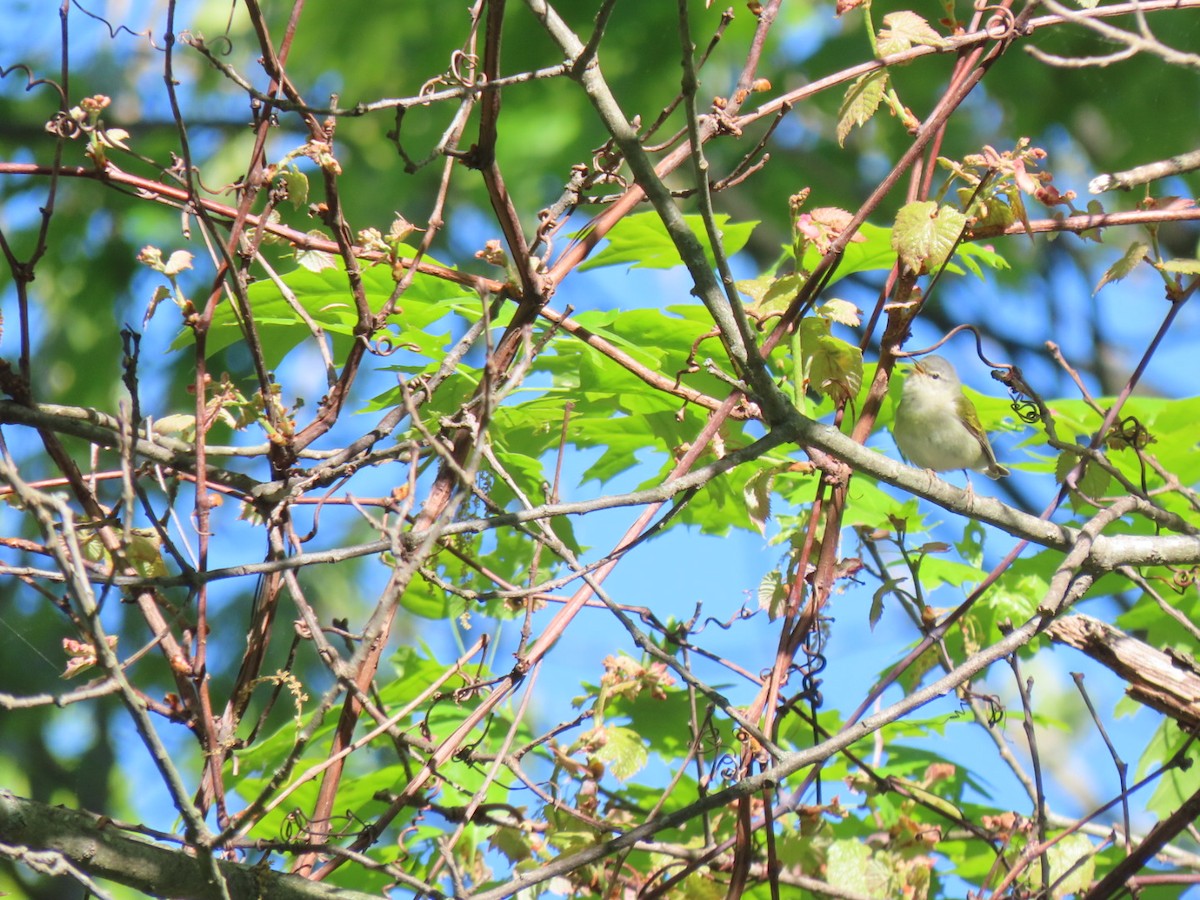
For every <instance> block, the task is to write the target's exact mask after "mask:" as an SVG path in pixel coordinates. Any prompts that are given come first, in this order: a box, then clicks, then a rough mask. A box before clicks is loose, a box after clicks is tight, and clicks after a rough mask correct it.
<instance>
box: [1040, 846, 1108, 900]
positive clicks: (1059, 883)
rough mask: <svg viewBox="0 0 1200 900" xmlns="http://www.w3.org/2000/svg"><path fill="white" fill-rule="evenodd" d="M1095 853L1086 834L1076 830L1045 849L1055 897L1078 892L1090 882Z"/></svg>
mask: <svg viewBox="0 0 1200 900" xmlns="http://www.w3.org/2000/svg"><path fill="white" fill-rule="evenodd" d="M1095 854H1096V850H1095V848H1094V847H1093V846H1092V842H1091V840H1090V839H1089V838H1088V836H1087V835H1085V834H1079V833H1078V832H1077V833H1075V834H1069V835H1067V836H1066V837H1064V838H1063V839H1062V840H1060V841H1059V842H1058V843H1056V844H1055V845H1054V846H1052V847H1051V848H1050V849H1049V850H1048V851H1047V853H1046V856H1047V858H1048V859H1049V860H1050V881H1051V882H1052V883H1053V884H1054V892H1053V893H1054V896H1055V897H1066V896H1068V895H1070V894H1077V893H1080V892H1082V891H1084V890H1085V889H1086V888H1087V887H1088V886H1089V885H1090V884H1091V883H1092V878H1093V876H1094V875H1095V873H1096V860H1095ZM1059 879H1061V880H1059Z"/></svg>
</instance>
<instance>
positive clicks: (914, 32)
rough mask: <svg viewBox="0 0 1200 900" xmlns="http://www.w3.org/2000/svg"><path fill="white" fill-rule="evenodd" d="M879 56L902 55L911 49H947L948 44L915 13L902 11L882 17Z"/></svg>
mask: <svg viewBox="0 0 1200 900" xmlns="http://www.w3.org/2000/svg"><path fill="white" fill-rule="evenodd" d="M877 43H878V47H879V55H880V56H889V55H890V54H892V53H903V52H904V51H905V50H911V49H912V48H913V47H948V46H950V42H949V41H948V40H947V39H946V38H944V37H943V36H942V35H940V34H938V33H937V32H936V31H935V30H934V29H933V27H932V26H931V25H930V24H929V23H928V22H926V21H925V19H923V18H922V17H921V16H918V15H917V14H916V13H915V12H911V11H910V10H907V9H903V10H900V11H899V12H894V13H888V14H887V15H886V16H884V17H883V27H882V28H880V29H879V39H878V42H877Z"/></svg>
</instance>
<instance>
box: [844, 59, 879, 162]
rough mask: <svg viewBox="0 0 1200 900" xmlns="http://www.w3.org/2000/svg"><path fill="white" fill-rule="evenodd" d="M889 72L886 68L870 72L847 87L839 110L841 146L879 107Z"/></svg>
mask: <svg viewBox="0 0 1200 900" xmlns="http://www.w3.org/2000/svg"><path fill="white" fill-rule="evenodd" d="M887 84H888V74H887V71H886V70H884V69H876V70H875V71H874V72H868V73H867V74H866V75H862V76H860V77H859V78H857V79H856V80H855V82H854V83H853V84H852V85H850V87H848V88H847V89H846V96H845V97H843V98H842V106H841V108H840V109H839V110H838V123H837V141H838V146H839V147H841V146H843V145H844V144H845V143H846V136H847V135H848V134H850V132H851V131H852V130H853V129H854V128H855V127H856V126H860V125H862V124H864V123H865V122H867V121H868V120H869V119H870V118H871V116H873V115H875V110H877V109H879V103H880V101H881V100H883V93H884V91H885V90H887Z"/></svg>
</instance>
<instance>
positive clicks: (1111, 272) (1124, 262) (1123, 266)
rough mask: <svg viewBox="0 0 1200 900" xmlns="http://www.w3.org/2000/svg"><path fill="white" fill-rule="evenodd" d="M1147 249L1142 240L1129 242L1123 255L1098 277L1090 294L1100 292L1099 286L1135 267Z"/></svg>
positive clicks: (1119, 277)
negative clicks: (1101, 276)
mask: <svg viewBox="0 0 1200 900" xmlns="http://www.w3.org/2000/svg"><path fill="white" fill-rule="evenodd" d="M1149 249H1150V245H1149V244H1147V243H1144V242H1142V241H1134V243H1132V244H1130V246H1129V249H1128V250H1126V251H1125V255H1124V256H1122V257H1121V258H1120V259H1118V260H1117V261H1116V262H1115V263H1113V264H1112V265H1111V266H1109V267H1108V271H1107V272H1105V273H1104V277H1103V278H1101V279H1100V283H1099V284H1097V285H1096V289H1095V290H1094V291H1092V296H1095V295H1096V294H1098V293H1100V288H1102V287H1104V286H1105V285H1106V284H1108V283H1110V282H1114V281H1120V280H1121V279H1122V278H1124V277H1125V276H1126V275H1128V274H1129V273H1130V272H1132V271H1133V270H1134V269H1136V268H1137V266H1138V264H1139V263H1140V262H1141V261H1142V260H1143V259H1144V258H1145V256H1146V253H1147V251H1148V250H1149Z"/></svg>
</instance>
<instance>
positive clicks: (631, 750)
mask: <svg viewBox="0 0 1200 900" xmlns="http://www.w3.org/2000/svg"><path fill="white" fill-rule="evenodd" d="M595 757H596V759H598V760H600V761H601V762H603V763H604V764H605V765H606V766H608V770H609V771H610V772H612V774H613V776H614V777H616V778H617V779H619V780H621V781H624V780H626V779H627V778H629V777H631V776H633V775H636V774H637V773H638V772H639V771H641V769H642V767H643V766H645V765H646V760H647V759H648V758H649V753H648V751H647V750H646V744H645V742H644V741H643V740H642V736H641V735H639V734H638V733H637V732H636V731H633V730H632V729H630V728H621V727H619V726H611V725H609V726H605V728H604V743H603V745H602V746H600V747H599V748H598V749H597V750H596V752H595Z"/></svg>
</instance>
